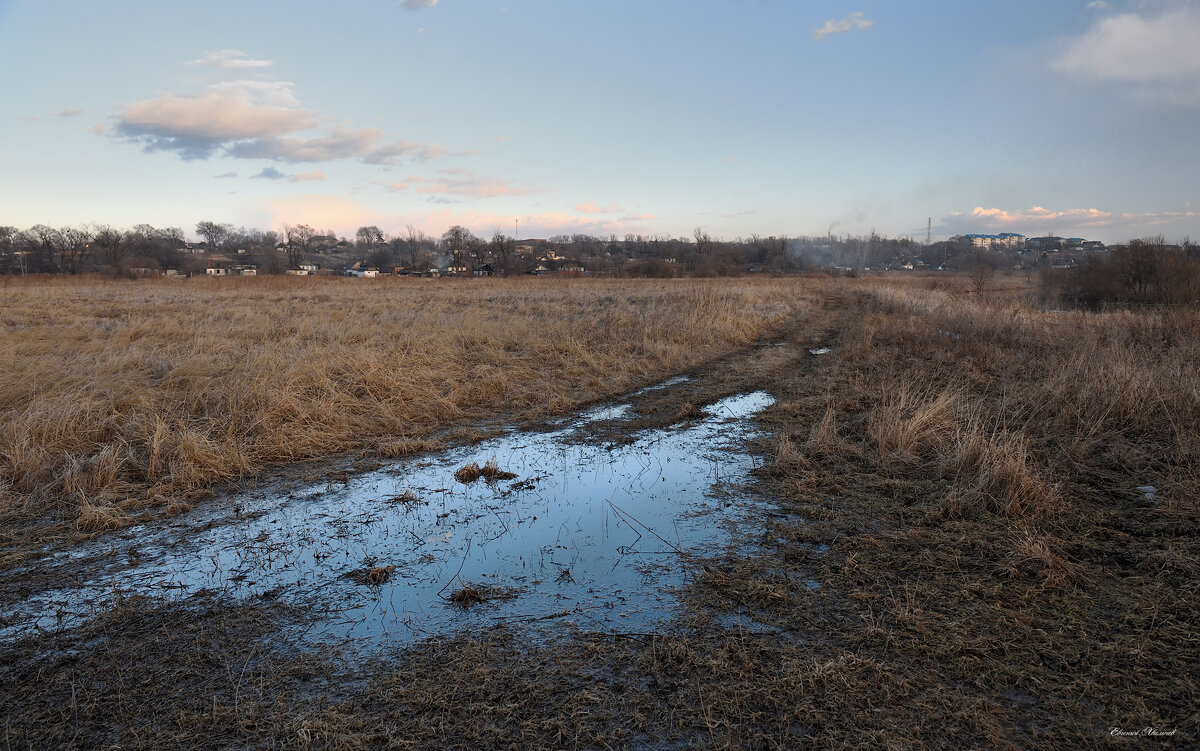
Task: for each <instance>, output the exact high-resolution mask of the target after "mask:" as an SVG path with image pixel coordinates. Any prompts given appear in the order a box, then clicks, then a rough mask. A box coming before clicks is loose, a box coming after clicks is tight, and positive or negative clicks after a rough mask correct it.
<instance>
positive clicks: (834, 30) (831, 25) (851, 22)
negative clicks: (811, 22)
mask: <svg viewBox="0 0 1200 751" xmlns="http://www.w3.org/2000/svg"><path fill="white" fill-rule="evenodd" d="M874 25H875V22H874V21H872V20H871V19H869V18H867V17H866V15H865V14H864V13H863V12H862V11H855V12H854V13H851V14H850V15H848V16H846V17H845V18H840V19H833V18H831V19H829V20H828V21H826V22H825V25H824V26H821V27H820V28H816V27H814V28H813V39H816V40H817V41H818V42H819V41H821V40H822V39H824V38H825V37H827V36H829V35H830V34H842V33H844V32H847V31H854V30H855V29H858V30H860V31H861V30H862V29H869V28H871V27H872V26H874Z"/></svg>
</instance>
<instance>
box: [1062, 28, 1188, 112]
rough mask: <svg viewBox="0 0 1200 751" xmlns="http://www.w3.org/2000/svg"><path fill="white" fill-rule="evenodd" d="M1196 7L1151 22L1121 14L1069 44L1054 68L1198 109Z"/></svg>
mask: <svg viewBox="0 0 1200 751" xmlns="http://www.w3.org/2000/svg"><path fill="white" fill-rule="evenodd" d="M1197 40H1200V7H1197V6H1195V5H1190V6H1186V7H1177V8H1174V9H1173V10H1170V11H1167V12H1165V13H1162V14H1160V15H1157V16H1154V17H1148V16H1144V15H1139V14H1137V13H1122V14H1120V15H1116V16H1109V17H1107V18H1103V19H1100V20H1098V21H1097V22H1096V23H1095V24H1093V26H1092V27H1091V28H1090V29H1088V30H1087V31H1086V32H1084V34H1083V35H1082V36H1080V37H1078V38H1075V39H1073V40H1070V41H1069V42H1068V43H1067V44H1066V46H1065V49H1064V50H1063V52H1062V54H1060V55H1059V56H1058V57H1057V58H1056V59H1055V60H1054V62H1053V65H1054V68H1055V69H1057V70H1059V71H1060V72H1063V73H1066V74H1068V75H1072V76H1075V77H1078V78H1081V79H1085V80H1089V79H1090V80H1095V81H1115V82H1119V83H1125V84H1130V85H1133V86H1135V87H1136V89H1135V90H1136V91H1138V92H1139V93H1140V94H1142V95H1145V96H1148V97H1149V98H1152V99H1156V100H1165V101H1170V102H1174V103H1176V104H1200V44H1198V43H1197Z"/></svg>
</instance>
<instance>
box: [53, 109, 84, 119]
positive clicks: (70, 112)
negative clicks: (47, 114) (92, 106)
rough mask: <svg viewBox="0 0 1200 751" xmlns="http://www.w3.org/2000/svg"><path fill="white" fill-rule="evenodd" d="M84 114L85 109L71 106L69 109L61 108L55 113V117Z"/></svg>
mask: <svg viewBox="0 0 1200 751" xmlns="http://www.w3.org/2000/svg"><path fill="white" fill-rule="evenodd" d="M82 114H83V110H82V109H80V108H78V107H70V108H68V109H64V110H59V111H58V112H55V113H54V116H55V117H78V116H79V115H82Z"/></svg>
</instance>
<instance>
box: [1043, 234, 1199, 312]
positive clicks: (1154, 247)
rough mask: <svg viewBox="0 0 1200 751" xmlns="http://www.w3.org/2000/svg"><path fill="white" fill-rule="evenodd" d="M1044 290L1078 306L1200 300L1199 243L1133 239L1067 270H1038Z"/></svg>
mask: <svg viewBox="0 0 1200 751" xmlns="http://www.w3.org/2000/svg"><path fill="white" fill-rule="evenodd" d="M1042 283H1043V288H1044V292H1045V293H1047V294H1048V295H1049V296H1060V297H1063V298H1066V299H1067V300H1069V301H1071V302H1076V303H1079V304H1082V305H1103V304H1107V303H1117V304H1131V303H1132V304H1150V305H1185V304H1194V303H1200V245H1197V244H1195V243H1192V242H1190V241H1189V240H1186V239H1185V240H1183V241H1181V242H1179V243H1168V242H1167V241H1166V239H1165V238H1164V237H1163V236H1161V235H1158V236H1155V237H1149V238H1146V239H1143V240H1133V241H1131V242H1130V243H1129V244H1128V245H1120V246H1116V247H1114V248H1113V249H1112V250H1111V251H1110V252H1108V253H1104V254H1100V255H1096V256H1093V257H1092V258H1089V259H1088V260H1087V261H1085V262H1084V263H1082V264H1079V265H1078V266H1076V267H1074V268H1069V269H1047V270H1046V271H1045V272H1043V275H1042Z"/></svg>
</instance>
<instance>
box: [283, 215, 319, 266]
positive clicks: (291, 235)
mask: <svg viewBox="0 0 1200 751" xmlns="http://www.w3.org/2000/svg"><path fill="white" fill-rule="evenodd" d="M283 234H284V237H286V238H287V258H288V267H289V268H294V267H296V266H299V265H300V261H301V259H302V258H303V257H304V252H305V250H307V249H308V241H309V240H311V239H313V238H314V237H316V235H317V231H316V230H315V229H313V228H312V227H310V226H308V225H307V224H295V225H293V224H285V225H283Z"/></svg>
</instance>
